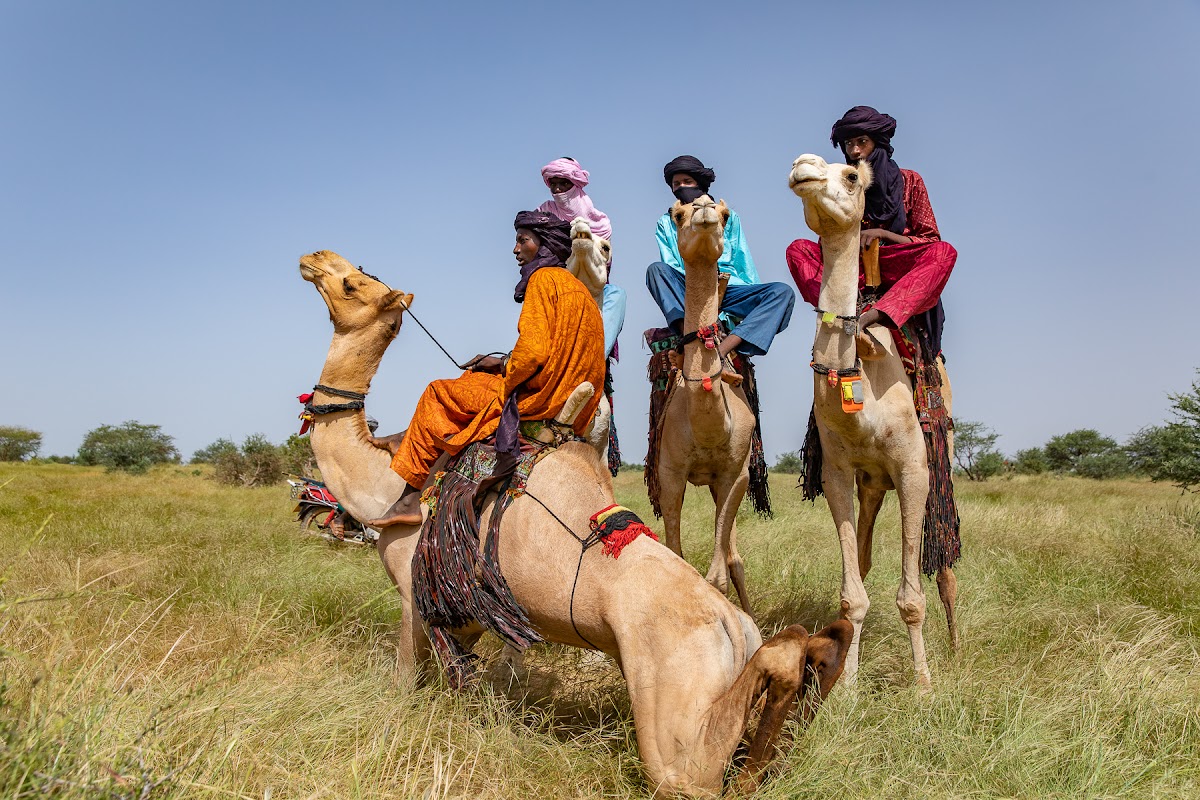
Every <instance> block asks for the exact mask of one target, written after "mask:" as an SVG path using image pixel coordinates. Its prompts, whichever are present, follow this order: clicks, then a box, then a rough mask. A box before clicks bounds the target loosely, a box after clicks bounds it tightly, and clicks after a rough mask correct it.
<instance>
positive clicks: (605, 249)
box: [600, 245, 609, 253]
mask: <svg viewBox="0 0 1200 800" xmlns="http://www.w3.org/2000/svg"><path fill="white" fill-rule="evenodd" d="M600 249H601V250H602V251H603V252H605V253H607V252H608V251H609V247H608V245H604V246H603V247H601V248H600Z"/></svg>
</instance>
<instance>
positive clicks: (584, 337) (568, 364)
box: [392, 267, 605, 487]
mask: <svg viewBox="0 0 1200 800" xmlns="http://www.w3.org/2000/svg"><path fill="white" fill-rule="evenodd" d="M517 334H518V336H517V343H516V345H515V346H514V347H513V351H512V355H511V356H509V359H508V365H507V368H506V369H505V373H504V375H490V374H487V373H482V372H464V373H463V374H462V375H461V376H459V377H458V378H454V379H452V380H441V381H434V382H433V383H431V384H429V386H428V387H427V388H426V389H425V393H424V394H422V395H421V399H420V400H419V401H417V410H416V411H415V412H414V413H413V419H412V424H411V425H409V427H408V432H407V433H406V434H405V435H404V441H403V442H401V444H400V450H399V451H398V452H397V453H396V456H395V457H394V458H393V459H392V469H393V470H395V471H396V472H397V473H399V475H400V477H402V478H404V480H405V481H407V482H408V484H409V485H410V486H417V487H420V486H421V485H422V484H424V483H425V479H426V478H427V477H429V470H430V468H431V467H432V466H433V462H434V461H436V460H437V458H438V456H439V455H441V454H442V452H443V451H444V452H447V453H457V452H459V451H460V450H462V449H463V448H464V447H466V446H467V445H468V444H471V443H472V442H477V441H480V440H482V439H486V438H487V437H488V436H491V435H492V434H493V433H495V432H496V428H497V427H498V426H499V424H500V412H501V411H502V410H503V408H504V402H505V401H506V400H507V399H508V396H509V394H511V393H512V392H514V391H515V392H516V393H517V410H518V411H519V412H520V414H521V419H522V420H539V419H553V418H554V417H555V416H556V415H557V414H558V412H560V411H562V407H563V405H564V404H565V403H566V402H567V398H568V397H570V396H571V392H573V391H575V388H576V387H577V386H579V384H581V383H583V382H584V381H589V382H590V383H591V384H592V385H593V386H595V387H596V394H594V395H593V396H592V399H591V400H589V401H588V403H587V404H586V405H585V406H584V407H583V410H582V411H580V413H579V416H578V417H576V418H575V432H576V433H579V434H582V433H583V432H584V431H585V430H587V427H588V425H590V424H591V421H592V417H593V416H594V415H595V413H596V406H598V405H599V403H600V396H601V391H602V390H603V388H604V368H605V363H604V322H603V320H601V318H600V310H599V309H598V308H597V307H596V301H595V300H593V299H592V296H591V295H590V294H589V293H588V290H587V289H586V288H585V287H584V285H583V284H582V283H580V282H579V279H578V278H576V277H575V276H574V275H572V274H571V273H569V272H567V271H566V270H565V269H562V268H560V267H543V268H542V269H539V270H537V271H536V272H534V273H533V275H532V276H530V278H529V286H528V288H527V289H526V291H525V301H524V303H522V305H521V318H520V320H519V321H518V322H517Z"/></svg>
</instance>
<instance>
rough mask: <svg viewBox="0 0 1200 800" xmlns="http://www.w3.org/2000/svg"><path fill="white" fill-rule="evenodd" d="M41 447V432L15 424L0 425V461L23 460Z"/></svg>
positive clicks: (34, 454)
mask: <svg viewBox="0 0 1200 800" xmlns="http://www.w3.org/2000/svg"><path fill="white" fill-rule="evenodd" d="M41 449H42V434H40V433H38V432H37V431H33V430H30V429H29V428H22V427H19V426H17V425H0V461H24V460H25V459H27V458H32V457H33V456H36V455H37V452H38V450H41Z"/></svg>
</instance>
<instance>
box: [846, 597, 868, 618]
mask: <svg viewBox="0 0 1200 800" xmlns="http://www.w3.org/2000/svg"><path fill="white" fill-rule="evenodd" d="M870 608H871V601H870V600H868V599H867V598H866V597H843V598H842V619H847V620H850V621H851V622H853V623H854V624H856V625H861V624H862V621H863V620H864V619H866V618H867V610H868V609H870Z"/></svg>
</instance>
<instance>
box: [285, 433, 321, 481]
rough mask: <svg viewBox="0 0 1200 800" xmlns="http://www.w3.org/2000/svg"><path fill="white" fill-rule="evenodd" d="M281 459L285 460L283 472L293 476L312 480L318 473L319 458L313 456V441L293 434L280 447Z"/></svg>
mask: <svg viewBox="0 0 1200 800" xmlns="http://www.w3.org/2000/svg"><path fill="white" fill-rule="evenodd" d="M279 457H280V458H281V459H282V460H283V471H284V472H287V473H290V474H292V475H303V476H305V477H306V478H312V477H314V476H315V475H316V473H317V458H316V456H314V455H313V450H312V439H311V438H310V437H308V436H301V435H300V434H298V433H293V434H292V435H291V436H289V437H288V439H287V441H286V442H284V443H283V444H281V445H280V446H279Z"/></svg>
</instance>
